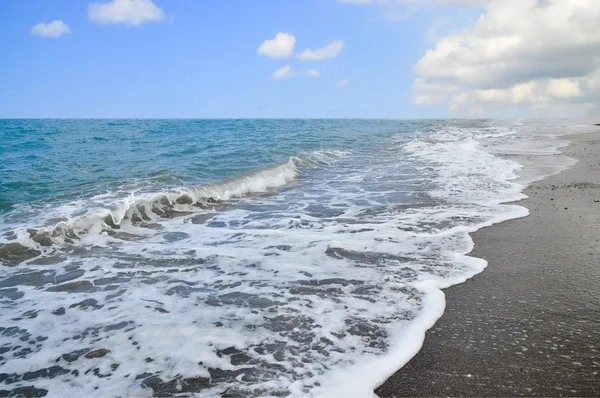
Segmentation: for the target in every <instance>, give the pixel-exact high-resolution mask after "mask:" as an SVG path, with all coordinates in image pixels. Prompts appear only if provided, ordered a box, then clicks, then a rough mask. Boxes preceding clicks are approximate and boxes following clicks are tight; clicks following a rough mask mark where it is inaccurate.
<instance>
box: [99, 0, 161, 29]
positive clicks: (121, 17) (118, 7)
mask: <svg viewBox="0 0 600 398" xmlns="http://www.w3.org/2000/svg"><path fill="white" fill-rule="evenodd" d="M88 18H89V19H90V20H91V21H93V22H95V23H97V24H100V25H109V24H123V25H127V26H137V25H140V24H143V23H145V22H160V21H162V20H163V19H165V18H166V14H165V12H164V11H163V10H161V9H160V8H159V7H158V6H157V5H156V4H154V3H153V2H152V0H111V1H109V2H100V1H97V2H93V3H91V4H90V5H89V6H88Z"/></svg>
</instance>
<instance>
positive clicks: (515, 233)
mask: <svg viewBox="0 0 600 398" xmlns="http://www.w3.org/2000/svg"><path fill="white" fill-rule="evenodd" d="M566 138H567V139H568V140H569V141H571V143H570V145H569V146H568V147H565V148H563V149H562V150H561V151H562V152H563V154H565V155H568V156H571V157H574V158H576V159H577V160H579V162H578V163H577V164H576V165H574V166H572V167H570V168H569V169H567V170H565V171H563V172H561V173H560V174H557V175H554V176H551V177H547V178H546V179H544V180H541V181H537V182H534V183H532V184H530V185H529V186H528V188H526V190H525V191H524V193H525V194H526V195H527V196H528V197H529V198H527V199H524V200H522V201H519V202H515V204H518V205H519V206H523V207H526V208H527V209H529V211H530V215H529V216H528V217H525V218H518V219H513V220H508V221H505V222H502V223H500V224H495V225H493V226H491V227H486V228H482V229H480V230H479V231H477V232H475V233H474V234H472V235H471V236H472V239H473V241H474V242H475V249H474V250H473V252H472V253H471V254H469V255H470V256H472V257H477V258H483V259H486V260H487V261H488V267H487V268H486V269H485V270H484V271H483V272H482V273H481V274H478V275H476V276H475V277H473V278H472V279H470V280H468V281H467V282H465V283H462V284H459V285H455V286H452V287H450V288H448V289H445V290H444V293H445V295H446V310H445V312H444V314H443V316H442V317H441V319H439V320H438V322H437V323H436V324H435V326H434V327H433V328H432V329H430V330H429V331H428V332H427V333H426V337H425V342H424V344H423V347H422V348H421V350H420V351H419V352H418V354H417V355H416V356H415V357H414V358H413V359H411V360H410V361H409V362H408V363H407V364H406V365H405V366H404V367H403V368H401V369H400V370H399V371H397V372H396V373H395V374H394V375H392V376H391V377H390V378H388V380H387V381H386V382H384V383H383V384H382V385H381V386H380V387H379V388H377V389H376V390H375V392H376V394H377V395H379V396H380V397H395V396H535V395H538V396H539V395H543V396H553V395H561V396H565V395H566V396H582V395H588V396H599V395H600V381H598V380H599V379H600V376H599V375H598V374H599V372H600V353H599V352H600V293H599V292H598V289H597V286H598V284H599V283H600V251H599V246H600V245H599V244H598V239H599V238H600V202H595V200H598V201H600V162H599V160H598V159H600V132H596V133H589V134H580V135H572V136H567V137H566Z"/></svg>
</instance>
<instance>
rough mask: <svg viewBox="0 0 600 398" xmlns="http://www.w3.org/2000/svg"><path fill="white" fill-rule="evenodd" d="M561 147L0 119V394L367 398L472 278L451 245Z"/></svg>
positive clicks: (344, 124) (346, 123) (337, 123)
mask: <svg viewBox="0 0 600 398" xmlns="http://www.w3.org/2000/svg"><path fill="white" fill-rule="evenodd" d="M557 126H558V127H560V128H557ZM567 130H568V131H574V130H577V126H575V125H574V123H573V122H569V121H562V122H557V121H551V122H549V121H519V122H515V121H502V122H500V121H393V120H6V121H0V135H1V138H2V141H3V143H4V146H3V147H2V148H0V157H1V158H2V160H3V161H2V164H1V165H0V195H1V196H0V206H1V212H2V213H1V217H2V219H1V222H0V236H1V237H0V261H1V262H2V264H3V267H2V268H0V305H1V306H2V311H1V313H0V373H1V374H0V389H3V390H15V389H19V388H26V387H30V388H35V389H38V390H40V391H41V392H40V393H43V392H44V391H45V392H47V394H48V395H50V396H64V395H85V396H118V395H127V396H151V395H158V396H161V395H171V394H174V393H193V394H196V395H200V396H221V395H225V396H227V395H230V396H306V395H310V396H349V395H348V392H349V394H351V395H355V396H362V395H368V394H370V391H372V389H373V388H374V387H375V385H376V384H377V383H378V382H381V381H382V378H385V376H386V375H387V374H390V373H392V372H393V371H394V370H396V368H397V367H399V366H401V365H402V364H403V363H405V362H406V361H407V360H408V359H410V357H411V356H412V355H414V353H415V352H416V350H418V348H419V345H420V342H421V341H422V338H423V333H424V332H425V330H426V328H427V327H429V326H431V323H432V322H433V321H435V319H437V317H439V315H440V314H441V312H442V311H443V307H444V300H443V295H441V294H440V292H439V288H440V287H444V286H448V285H451V284H454V283H459V282H461V281H464V280H465V279H466V278H468V277H471V276H473V275H474V274H476V273H478V272H481V270H483V268H484V267H485V266H486V262H485V260H481V259H474V258H470V257H468V256H466V255H467V254H468V253H469V252H470V251H471V249H472V241H471V239H470V237H469V235H468V234H469V233H470V232H473V231H475V230H477V229H479V228H481V227H482V226H485V225H491V224H492V223H496V222H500V221H503V220H506V219H510V218H515V217H522V216H525V215H527V210H526V209H524V208H522V207H519V206H516V205H502V203H505V202H510V201H515V200H519V199H521V198H523V197H524V196H523V194H522V193H521V192H522V190H523V188H524V185H522V184H523V183H527V182H529V181H533V180H535V179H539V178H542V177H543V176H544V175H549V174H553V173H557V172H559V171H560V170H562V169H564V168H566V167H568V166H569V165H570V164H572V160H570V159H568V158H565V157H562V156H560V155H558V153H559V152H558V148H559V147H560V146H562V145H564V141H562V140H561V139H560V135H561V134H564V133H565V132H567ZM523 165H525V166H526V167H525V168H523ZM519 178H520V180H519ZM407 347H409V348H407ZM367 365H368V366H367ZM344 389H346V390H344ZM18 391H21V390H18ZM344 391H346V392H344Z"/></svg>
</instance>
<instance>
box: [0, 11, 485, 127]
mask: <svg viewBox="0 0 600 398" xmlns="http://www.w3.org/2000/svg"><path fill="white" fill-rule="evenodd" d="M89 3H90V2H86V1H73V0H51V1H50V0H37V1H34V0H4V1H2V2H0V29H1V32H0V34H1V37H2V40H1V41H0V53H1V54H3V56H2V58H3V61H2V62H1V63H0V86H1V87H2V90H1V91H2V94H1V95H0V117H77V118H79V117H81V118H86V117H192V118H193V117H199V118H204V117H207V118H208V117H211V118H221V117H225V118H227V117H405V118H406V117H408V118H412V117H429V116H445V115H446V114H447V110H446V109H445V107H443V106H434V107H422V106H418V105H415V104H413V103H412V97H411V96H412V85H413V80H414V78H415V76H414V73H413V72H412V67H413V65H414V64H415V63H416V61H417V60H418V59H419V58H420V57H421V56H422V55H423V54H424V52H425V50H426V49H427V48H429V47H431V46H432V44H433V43H431V41H430V40H428V33H427V32H428V29H429V27H430V26H431V25H432V23H434V22H435V21H436V19H437V20H439V18H441V17H443V18H444V19H446V20H449V21H450V22H449V24H451V23H454V24H456V26H459V27H460V26H461V25H462V24H464V23H467V22H468V21H473V20H475V19H476V18H477V16H478V15H479V14H480V13H481V10H477V9H473V8H469V9H465V8H457V7H427V8H422V9H418V10H414V9H412V8H408V7H402V8H401V9H400V8H399V10H398V12H399V13H404V12H406V13H407V14H409V13H410V14H412V15H410V16H409V17H408V18H404V19H401V20H395V19H393V18H392V17H390V16H389V13H388V11H389V10H388V9H387V8H383V7H380V6H376V5H375V6H365V5H361V4H348V3H343V2H340V1H338V0H286V1H275V0H268V1H267V0H257V1H255V0H252V1H242V0H238V1H220V0H209V1H196V0H169V1H166V0H154V4H155V5H156V6H157V7H159V8H160V9H162V11H163V12H164V13H165V15H166V17H165V18H164V19H162V20H161V21H148V22H146V23H141V24H139V25H137V26H127V25H125V24H120V23H115V24H103V25H101V24H98V23H95V22H94V21H92V20H90V17H89V15H88V5H89ZM104 3H107V1H104ZM402 16H403V15H401V17H402ZM404 17H406V16H404ZM54 20H60V21H63V22H64V23H65V24H66V25H67V26H68V27H69V29H70V33H67V34H63V35H62V36H60V37H41V36H38V35H35V34H32V32H31V30H32V27H33V26H34V25H36V24H38V23H40V22H42V23H50V22H51V21H54ZM446 28H448V29H451V25H448V26H446ZM279 32H285V33H288V32H289V33H290V34H293V35H294V36H295V38H296V51H297V52H301V51H303V50H305V49H306V48H311V49H317V48H322V47H325V46H326V45H327V44H328V43H330V42H332V41H334V40H341V41H342V42H343V43H344V48H343V50H342V52H341V53H340V54H339V55H338V56H336V57H335V58H330V59H324V60H318V61H301V60H299V59H295V58H293V57H292V58H291V59H270V58H269V57H267V56H261V55H259V54H257V49H258V48H259V46H260V45H261V44H262V43H263V42H264V41H265V40H268V39H273V38H274V37H275V35H276V34H277V33H279ZM285 65H290V66H291V67H292V68H294V69H298V70H305V69H314V70H318V71H319V73H320V77H306V76H296V77H292V78H289V79H280V80H276V79H273V78H272V74H273V72H274V71H275V70H277V69H279V68H281V67H284V66H285ZM342 80H347V81H348V85H347V86H346V87H345V88H343V89H341V88H337V87H336V83H337V82H340V81H342Z"/></svg>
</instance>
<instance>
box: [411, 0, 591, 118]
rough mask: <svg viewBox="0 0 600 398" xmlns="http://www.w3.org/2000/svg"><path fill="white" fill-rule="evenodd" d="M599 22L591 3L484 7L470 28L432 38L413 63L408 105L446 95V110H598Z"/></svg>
mask: <svg viewBox="0 0 600 398" xmlns="http://www.w3.org/2000/svg"><path fill="white" fill-rule="evenodd" d="M463 3H475V2H469V1H464V2H463ZM598 21H600V1H597V0H552V1H548V0H490V1H489V3H488V4H487V7H486V12H485V13H484V14H483V15H481V17H480V18H479V19H478V20H477V22H476V23H475V24H474V25H473V26H470V27H466V28H465V29H463V31H462V32H461V33H458V34H452V35H446V36H442V37H439V38H437V41H436V45H435V48H434V49H432V50H428V51H427V52H426V53H425V55H424V56H423V57H422V58H421V59H420V60H419V61H418V62H417V63H416V65H415V67H414V71H415V72H416V74H417V75H418V76H419V77H418V78H417V79H416V81H415V84H414V98H413V101H414V102H416V103H426V102H428V101H425V100H424V99H423V98H424V96H438V97H437V98H438V99H439V98H440V97H441V96H446V99H445V100H444V101H447V102H448V107H449V109H451V110H452V111H468V110H466V109H465V108H478V107H481V106H488V107H511V106H529V107H530V109H532V110H533V109H534V108H535V109H537V110H540V109H553V108H556V106H554V105H556V104H561V103H582V104H583V103H586V104H589V103H590V101H592V103H593V102H595V103H596V104H597V105H598V104H600V84H598V82H600V80H598V78H599V77H600V57H598V56H597V54H599V53H600V29H598V27H597V25H598ZM456 93H460V94H456ZM452 94H454V96H453V97H450V95H452Z"/></svg>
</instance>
